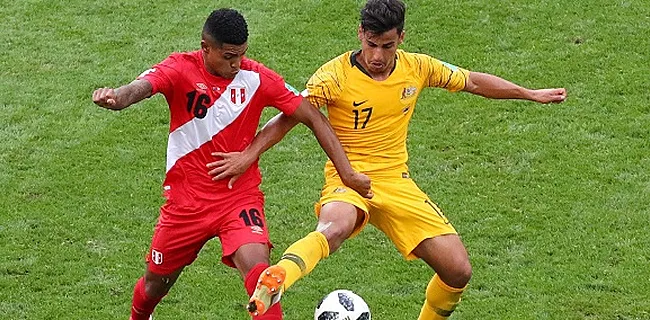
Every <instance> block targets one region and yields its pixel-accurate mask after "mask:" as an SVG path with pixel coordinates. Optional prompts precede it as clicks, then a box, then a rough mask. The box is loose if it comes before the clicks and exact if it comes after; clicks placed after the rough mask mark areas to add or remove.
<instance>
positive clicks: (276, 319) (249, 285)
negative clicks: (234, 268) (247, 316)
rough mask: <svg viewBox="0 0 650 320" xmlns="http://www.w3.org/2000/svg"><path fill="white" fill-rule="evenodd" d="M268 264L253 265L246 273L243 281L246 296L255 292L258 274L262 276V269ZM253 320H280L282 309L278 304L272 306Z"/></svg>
mask: <svg viewBox="0 0 650 320" xmlns="http://www.w3.org/2000/svg"><path fill="white" fill-rule="evenodd" d="M268 266H269V265H268V264H266V263H260V264H257V265H255V266H254V267H253V268H252V269H250V271H248V274H246V278H245V279H244V286H245V287H246V292H248V295H249V296H250V295H251V294H253V291H255V287H256V286H257V280H258V279H259V277H260V274H262V271H264V269H266V268H268ZM253 319H254V320H282V307H281V306H280V303H279V302H278V303H276V304H274V305H273V306H272V307H271V308H269V310H268V311H266V313H264V314H263V315H261V316H257V317H254V318H253Z"/></svg>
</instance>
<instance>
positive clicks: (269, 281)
mask: <svg viewBox="0 0 650 320" xmlns="http://www.w3.org/2000/svg"><path fill="white" fill-rule="evenodd" d="M286 276H287V272H286V271H285V270H284V268H282V267H280V266H277V265H274V266H270V267H268V268H266V269H265V270H264V271H262V274H260V278H259V279H258V280H257V287H256V288H255V292H253V295H252V296H251V298H250V299H249V300H248V306H247V307H246V309H248V313H250V315H251V316H253V317H254V316H261V315H263V314H264V313H266V311H267V310H269V308H270V307H271V306H273V305H274V304H276V303H278V302H279V301H280V297H282V292H283V291H284V279H285V277H286Z"/></svg>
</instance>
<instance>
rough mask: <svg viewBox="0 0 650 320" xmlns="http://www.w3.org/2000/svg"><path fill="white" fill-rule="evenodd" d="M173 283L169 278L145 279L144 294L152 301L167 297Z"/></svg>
mask: <svg viewBox="0 0 650 320" xmlns="http://www.w3.org/2000/svg"><path fill="white" fill-rule="evenodd" d="M172 283H173V282H172V281H170V279H167V278H164V277H163V278H158V277H156V278H151V277H145V279H144V292H145V294H146V295H147V296H148V297H149V298H152V299H157V298H161V297H163V296H165V295H166V294H167V292H169V289H170V288H171V285H172Z"/></svg>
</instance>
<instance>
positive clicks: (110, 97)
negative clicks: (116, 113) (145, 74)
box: [93, 79, 153, 110]
mask: <svg viewBox="0 0 650 320" xmlns="http://www.w3.org/2000/svg"><path fill="white" fill-rule="evenodd" d="M152 90H153V87H152V86H151V83H150V82H149V81H148V80H144V79H139V80H134V81H132V82H131V83H129V84H126V85H123V86H121V87H119V88H117V89H112V88H101V89H97V90H95V92H93V102H94V103H95V104H97V105H99V106H100V107H104V108H106V109H111V110H122V109H124V108H126V107H128V106H130V105H132V104H135V103H138V102H140V101H142V100H143V99H145V98H147V97H149V96H151V93H152Z"/></svg>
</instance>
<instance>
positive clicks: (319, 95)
mask: <svg viewBox="0 0 650 320" xmlns="http://www.w3.org/2000/svg"><path fill="white" fill-rule="evenodd" d="M343 80H344V73H343V67H342V65H341V61H340V60H338V59H335V60H332V61H330V62H328V63H326V64H324V65H323V66H321V67H320V68H319V69H318V70H316V72H315V73H314V74H313V75H312V76H311V78H309V80H308V81H307V88H306V93H307V98H308V99H309V102H311V104H313V105H314V106H316V107H317V108H323V107H325V106H327V105H329V104H331V103H333V102H334V101H335V100H336V99H338V97H339V96H340V95H341V92H342V91H343V86H342V82H343Z"/></svg>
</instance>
